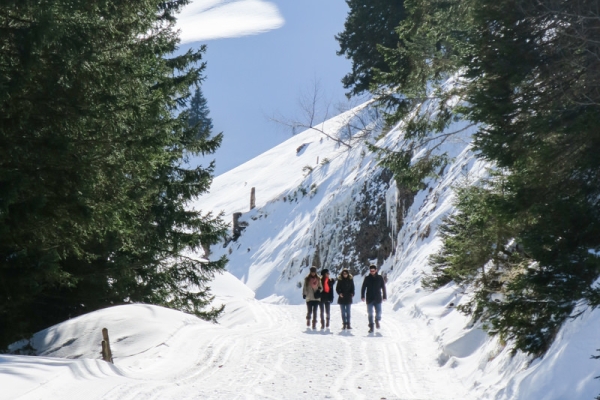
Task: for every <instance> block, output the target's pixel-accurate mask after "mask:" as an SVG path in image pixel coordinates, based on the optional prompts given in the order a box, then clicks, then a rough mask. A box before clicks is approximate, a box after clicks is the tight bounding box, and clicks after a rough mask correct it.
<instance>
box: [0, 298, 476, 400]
mask: <svg viewBox="0 0 600 400" xmlns="http://www.w3.org/2000/svg"><path fill="white" fill-rule="evenodd" d="M231 306H234V304H230V307H231ZM230 310H231V308H230ZM352 313H353V315H352V317H353V318H352V320H353V327H354V329H352V330H351V331H346V332H342V331H341V329H340V326H341V320H340V316H339V309H338V307H337V305H335V306H332V321H331V329H330V330H323V331H321V330H316V331H312V330H307V329H306V326H304V324H305V320H304V315H305V307H304V306H297V305H296V306H290V305H276V304H268V303H263V302H259V301H256V300H251V301H249V302H247V304H245V305H240V307H239V309H238V310H232V311H230V312H229V316H228V318H225V321H224V323H222V324H221V325H208V324H204V323H203V324H187V325H183V326H182V327H181V328H180V329H178V330H176V331H175V333H174V334H173V335H172V336H171V337H170V338H169V339H168V340H166V341H165V343H162V344H160V345H158V346H155V347H154V348H152V349H149V350H147V351H145V352H144V353H143V354H139V355H136V356H133V357H128V358H125V359H122V360H120V359H119V358H118V357H117V358H116V359H115V368H108V365H107V364H106V363H103V362H101V361H98V362H95V361H94V362H93V361H91V360H62V361H63V362H64V363H78V364H77V365H79V368H78V369H79V370H81V369H82V368H81V365H86V368H84V369H86V370H87V372H85V373H80V374H79V376H78V377H77V379H73V377H72V376H71V374H72V371H71V373H70V374H64V373H63V374H56V376H53V377H51V378H49V379H48V381H47V382H45V383H44V384H43V385H41V386H38V387H37V388H36V389H33V390H31V391H30V392H29V393H27V394H26V395H25V396H22V397H19V399H23V400H30V399H42V398H43V399H45V400H47V399H53V398H56V399H59V398H60V399H66V398H68V399H71V398H73V399H74V398H86V399H115V400H116V399H118V400H128V399H136V400H137V399H161V400H162V399H177V400H181V399H200V398H203V399H204V398H216V399H282V398H288V399H296V398H332V399H361V398H364V399H428V400H433V399H435V400H439V399H469V398H470V397H469V396H468V392H467V391H466V390H461V392H460V393H452V392H450V391H449V388H451V390H456V388H457V387H458V388H461V386H460V384H457V382H456V379H455V378H454V377H453V374H452V372H453V371H452V370H451V369H442V368H440V367H439V366H438V365H437V363H436V362H435V359H436V357H437V352H438V350H437V345H436V343H435V342H434V341H433V338H432V337H431V336H429V334H428V330H427V327H426V325H425V322H424V321H423V320H418V319H413V318H411V317H410V316H408V315H405V314H404V313H403V311H402V310H400V311H397V312H393V311H392V310H391V307H389V305H388V304H387V303H386V304H384V319H383V321H382V329H381V330H380V331H376V332H375V333H374V334H371V335H369V334H368V333H367V328H366V310H365V306H364V304H355V305H353V307H352ZM115 347H118V346H115ZM117 353H118V350H117ZM71 370H73V368H71ZM101 370H102V371H101ZM1 397H2V396H1V395H0V398H1Z"/></svg>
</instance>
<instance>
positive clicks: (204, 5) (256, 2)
mask: <svg viewBox="0 0 600 400" xmlns="http://www.w3.org/2000/svg"><path fill="white" fill-rule="evenodd" d="M284 22H285V20H284V19H283V17H282V16H281V14H280V13H279V9H278V8H277V6H275V5H274V4H273V3H269V2H266V1H262V0H234V1H227V0H194V1H193V2H192V3H191V4H189V5H187V6H186V7H184V8H183V11H182V12H181V14H180V15H179V17H178V20H177V28H178V29H180V30H181V35H180V37H181V42H182V43H190V42H197V41H201V40H209V39H221V38H231V37H238V36H246V35H255V34H258V33H262V32H266V31H270V30H272V29H277V28H280V27H281V26H283V24H284Z"/></svg>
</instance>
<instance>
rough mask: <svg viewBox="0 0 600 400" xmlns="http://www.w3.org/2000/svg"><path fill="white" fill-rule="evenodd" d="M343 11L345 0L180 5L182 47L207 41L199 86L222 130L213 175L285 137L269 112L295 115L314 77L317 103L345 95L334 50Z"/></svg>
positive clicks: (346, 65) (343, 64)
mask: <svg viewBox="0 0 600 400" xmlns="http://www.w3.org/2000/svg"><path fill="white" fill-rule="evenodd" d="M347 13H348V6H347V5H346V2H345V1H344V0H302V1H292V0H275V1H268V2H267V1H262V0H234V1H227V0H195V1H193V3H192V4H190V5H188V6H187V8H186V9H185V10H184V12H183V13H182V16H181V18H180V22H179V23H178V25H179V28H180V29H181V31H182V34H181V35H182V39H183V41H184V43H183V44H182V46H181V50H186V49H188V48H189V47H198V46H199V45H201V44H206V45H207V47H208V49H207V52H206V54H205V61H206V62H207V69H206V72H205V75H206V80H205V81H204V84H203V85H202V90H203V92H204V95H205V97H206V99H207V101H208V106H209V109H210V117H211V118H212V120H213V124H214V127H215V129H214V130H215V132H223V134H224V139H223V144H222V145H221V148H220V149H219V150H218V151H217V153H216V154H214V155H213V156H212V157H209V159H215V160H216V170H215V173H216V175H220V174H222V173H223V172H226V171H228V170H230V169H232V168H235V167H236V166H238V165H240V164H242V163H244V162H246V161H248V160H250V159H252V158H254V157H256V156H257V155H259V154H262V153H263V152H265V151H267V150H269V149H271V148H272V147H274V146H276V145H277V144H279V143H281V142H283V141H285V140H286V139H288V138H290V137H291V129H289V128H286V127H284V126H283V125H281V124H277V123H275V122H272V121H270V120H269V117H272V116H274V115H279V116H283V117H287V118H289V119H298V120H300V119H302V117H301V112H300V107H299V104H298V102H299V98H300V97H301V96H302V93H310V92H312V88H313V87H314V84H315V82H318V85H319V86H320V88H321V91H322V93H323V94H324V96H325V98H324V100H323V103H324V104H326V103H331V104H332V105H333V104H335V103H338V102H343V101H345V100H346V99H345V96H344V93H345V89H344V88H343V87H342V84H341V82H340V80H341V79H342V77H343V76H344V75H345V74H346V73H348V72H349V71H350V68H351V64H350V61H349V60H347V59H345V58H344V57H340V56H337V55H336V51H337V50H338V48H339V47H338V43H337V41H336V40H335V38H334V35H335V34H337V33H339V32H341V31H342V30H343V29H344V21H345V19H346V15H347ZM215 37H216V38H215ZM333 114H334V112H333V111H329V116H333ZM319 122H320V121H319ZM202 163H203V164H206V161H203V162H202Z"/></svg>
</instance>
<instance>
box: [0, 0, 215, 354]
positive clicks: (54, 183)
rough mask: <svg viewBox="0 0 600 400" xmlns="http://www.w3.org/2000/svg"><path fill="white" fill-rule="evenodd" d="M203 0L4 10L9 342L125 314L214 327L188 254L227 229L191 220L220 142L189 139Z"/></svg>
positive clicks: (2, 317) (200, 265)
mask: <svg viewBox="0 0 600 400" xmlns="http://www.w3.org/2000/svg"><path fill="white" fill-rule="evenodd" d="M187 2H188V1H183V0H182V1H169V2H163V1H158V0H156V1H154V0H152V1H146V2H142V3H139V2H113V1H104V0H102V1H100V0H86V1H75V2H73V1H67V0H57V1H53V2H41V3H40V2H38V1H30V0H19V1H14V2H9V4H7V5H6V6H5V7H4V10H3V12H2V13H0V27H1V28H2V31H3V34H2V35H0V57H1V60H2V62H1V63H0V87H2V88H3V90H1V91H0V115H1V118H2V124H0V346H2V345H5V344H7V343H9V342H10V341H12V340H15V339H17V338H21V337H24V336H26V335H28V334H30V333H32V332H35V331H36V330H39V329H41V328H44V327H46V326H48V325H51V324H54V323H57V322H60V321H62V320H64V319H66V318H69V317H73V316H76V315H79V314H81V313H84V312H88V311H91V310H94V309H97V308H100V307H105V306H108V305H111V304H124V303H129V302H148V303H154V304H162V305H165V306H170V307H175V308H179V309H182V310H185V311H187V312H191V313H194V314H196V315H199V316H201V317H205V318H208V319H214V318H215V317H216V315H218V312H219V309H218V308H217V309H205V308H204V307H205V306H206V305H208V302H209V301H210V294H209V293H208V292H207V291H206V289H205V283H206V282H207V280H209V279H210V278H211V277H212V275H213V274H214V273H215V272H217V271H218V270H220V269H222V268H223V267H224V263H225V260H224V259H221V260H217V261H212V262H206V261H204V260H199V259H197V258H195V257H192V256H189V255H188V254H190V253H192V252H198V251H201V249H202V247H203V246H206V245H210V244H212V243H215V242H216V241H218V240H219V238H220V237H222V236H223V235H224V233H225V224H224V223H223V222H222V221H221V220H220V218H219V217H218V216H213V215H212V214H210V213H208V214H202V213H200V212H196V211H189V210H187V209H186V204H187V202H188V201H190V200H191V199H194V198H196V197H197V196H198V195H200V194H202V193H204V192H206V191H207V189H208V187H209V185H210V182H211V176H212V170H213V166H212V165H209V166H207V167H198V168H196V169H189V168H186V167H184V165H185V157H186V156H190V155H194V154H207V153H212V152H214V151H215V150H216V148H217V147H218V145H219V144H220V141H221V136H220V135H217V136H215V137H212V138H211V137H209V131H208V130H207V131H206V132H205V134H204V135H203V136H202V137H198V135H197V131H196V130H194V129H192V128H190V126H189V123H188V114H189V113H188V112H180V110H181V109H182V107H185V105H186V104H187V102H188V101H189V97H190V92H189V88H190V87H191V86H192V85H196V84H198V83H199V82H200V80H201V73H202V70H203V69H204V64H203V63H202V61H201V59H202V53H203V52H204V48H201V49H199V50H197V51H193V50H189V51H188V52H186V53H185V54H182V55H179V56H174V55H173V53H174V51H175V50H176V49H177V43H178V39H177V34H176V32H175V30H174V29H173V23H174V21H175V17H174V15H175V13H176V12H177V11H178V10H179V9H180V8H181V7H182V6H184V5H185V4H186V3H187Z"/></svg>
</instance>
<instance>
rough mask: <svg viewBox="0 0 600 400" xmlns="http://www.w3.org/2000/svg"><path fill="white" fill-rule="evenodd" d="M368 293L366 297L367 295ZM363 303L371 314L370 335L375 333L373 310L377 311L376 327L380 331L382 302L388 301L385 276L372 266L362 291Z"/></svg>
mask: <svg viewBox="0 0 600 400" xmlns="http://www.w3.org/2000/svg"><path fill="white" fill-rule="evenodd" d="M365 293H366V295H365ZM360 297H361V299H362V301H365V300H366V302H367V313H368V314H369V333H372V332H373V309H375V326H376V327H377V329H379V321H381V302H382V301H383V300H387V293H386V292H385V282H384V280H383V276H381V275H379V274H378V273H377V266H376V265H373V264H371V266H370V267H369V275H367V276H365V279H364V280H363V284H362V288H361V290H360Z"/></svg>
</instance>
